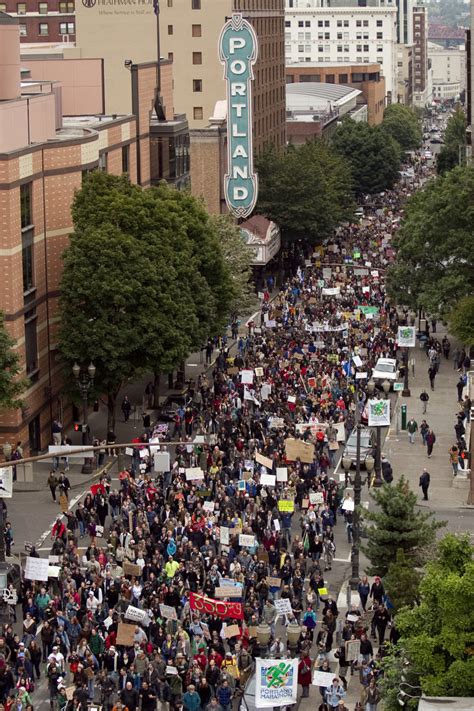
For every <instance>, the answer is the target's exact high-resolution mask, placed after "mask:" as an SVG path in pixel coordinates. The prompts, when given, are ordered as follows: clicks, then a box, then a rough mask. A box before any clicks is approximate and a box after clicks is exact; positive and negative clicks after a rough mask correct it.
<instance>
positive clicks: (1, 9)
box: [0, 2, 7, 12]
mask: <svg viewBox="0 0 474 711" xmlns="http://www.w3.org/2000/svg"><path fill="white" fill-rule="evenodd" d="M6 11H7V6H6V3H4V2H0V12H6Z"/></svg>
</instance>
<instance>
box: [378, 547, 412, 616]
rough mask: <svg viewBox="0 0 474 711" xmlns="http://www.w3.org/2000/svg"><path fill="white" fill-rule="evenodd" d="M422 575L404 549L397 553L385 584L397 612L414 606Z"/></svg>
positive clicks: (384, 580) (385, 578) (389, 568)
mask: <svg viewBox="0 0 474 711" xmlns="http://www.w3.org/2000/svg"><path fill="white" fill-rule="evenodd" d="M420 580H421V573H420V572H419V571H418V570H417V569H416V568H414V567H413V561H412V560H411V559H410V558H408V557H407V556H406V555H405V552H404V550H403V549H402V548H398V550H397V551H396V558H395V560H394V561H392V562H391V563H390V565H389V566H388V571H387V575H386V576H385V577H384V579H383V582H384V586H385V590H386V591H387V593H388V596H389V598H390V601H391V603H392V605H393V609H394V610H395V612H398V611H399V610H400V609H401V608H402V607H405V606H407V605H408V606H410V605H412V604H413V603H414V602H415V601H416V600H417V597H418V587H419V585H420Z"/></svg>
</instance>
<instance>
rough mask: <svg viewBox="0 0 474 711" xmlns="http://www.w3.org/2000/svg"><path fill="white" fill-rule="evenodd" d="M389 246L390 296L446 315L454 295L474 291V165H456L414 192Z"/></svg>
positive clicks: (388, 282)
mask: <svg viewBox="0 0 474 711" xmlns="http://www.w3.org/2000/svg"><path fill="white" fill-rule="evenodd" d="M394 246H395V248H396V249H397V261H396V263H395V265H394V266H392V267H391V268H390V269H389V270H388V274H387V286H388V290H389V294H390V296H391V298H392V299H393V300H394V301H395V302H396V303H398V304H400V305H407V306H409V307H412V308H413V307H414V308H417V307H421V308H424V309H425V310H426V311H427V312H428V313H429V314H432V315H433V316H439V317H441V318H444V319H445V320H449V317H450V313H451V310H452V309H453V307H454V306H455V305H456V304H457V303H458V301H459V299H460V298H461V297H463V296H465V295H471V294H473V293H474V166H468V167H464V168H456V169H454V170H452V171H450V172H449V173H447V174H446V175H444V176H440V177H438V178H437V179H436V180H433V181H431V182H430V183H428V184H427V186H426V187H425V189H424V190H421V191H418V192H417V193H416V194H415V195H414V196H413V197H412V198H411V200H410V201H409V203H408V204H407V207H406V209H405V216H404V220H403V224H402V227H401V229H400V231H399V232H398V235H397V237H396V239H395V240H394Z"/></svg>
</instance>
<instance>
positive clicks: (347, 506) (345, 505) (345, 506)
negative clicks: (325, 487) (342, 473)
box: [341, 499, 354, 511]
mask: <svg viewBox="0 0 474 711" xmlns="http://www.w3.org/2000/svg"><path fill="white" fill-rule="evenodd" d="M341 509H342V510H343V511H354V499H344V501H343V502H342V506H341Z"/></svg>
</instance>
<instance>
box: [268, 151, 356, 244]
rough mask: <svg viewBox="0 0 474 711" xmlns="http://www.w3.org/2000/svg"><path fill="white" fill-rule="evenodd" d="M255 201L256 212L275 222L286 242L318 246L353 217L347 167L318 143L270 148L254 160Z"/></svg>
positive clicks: (339, 158) (350, 185) (341, 160)
mask: <svg viewBox="0 0 474 711" xmlns="http://www.w3.org/2000/svg"><path fill="white" fill-rule="evenodd" d="M257 170H258V174H259V197H258V202H257V207H256V211H257V212H258V213H259V214H261V215H265V216H266V217H268V218H269V219H271V220H274V221H275V222H276V223H277V224H278V225H279V227H280V229H281V231H282V236H283V238H284V239H285V240H286V241H287V242H292V241H295V240H300V239H301V240H304V241H308V242H310V243H312V244H317V243H318V242H321V241H322V240H323V239H324V238H325V237H326V236H328V235H329V234H330V233H331V231H332V230H333V229H334V227H335V226H336V225H338V224H339V223H340V222H341V221H343V220H345V219H348V218H349V217H350V216H351V215H352V214H353V209H354V205H353V200H352V194H351V187H352V182H351V176H350V170H349V167H348V165H347V163H346V162H345V161H344V160H343V159H342V158H341V157H340V156H338V155H337V154H335V153H334V151H332V150H331V149H330V147H329V146H327V145H326V144H325V143H323V142H322V141H320V140H314V141H308V142H307V143H306V144H304V145H302V146H298V147H295V146H292V145H290V146H288V147H287V149H286V151H284V152H281V153H279V152H277V151H276V149H275V148H274V147H272V146H269V147H268V148H267V149H266V150H265V151H264V152H263V153H262V154H261V155H260V156H259V158H258V160H257Z"/></svg>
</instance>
